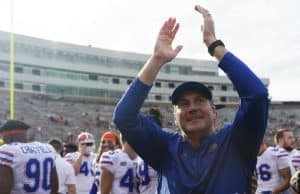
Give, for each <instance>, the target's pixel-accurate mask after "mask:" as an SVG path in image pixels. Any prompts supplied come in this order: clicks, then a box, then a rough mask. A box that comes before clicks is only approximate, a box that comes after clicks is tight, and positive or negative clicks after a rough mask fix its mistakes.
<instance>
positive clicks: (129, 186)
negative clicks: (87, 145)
mask: <svg viewBox="0 0 300 194" xmlns="http://www.w3.org/2000/svg"><path fill="white" fill-rule="evenodd" d="M100 166H101V168H105V169H107V170H109V171H110V172H111V173H112V174H113V175H114V181H113V185H112V189H111V194H134V193H137V188H136V186H137V177H136V168H137V161H136V159H135V160H131V159H130V158H129V156H128V155H127V153H125V152H123V151H122V150H120V149H116V150H114V151H108V152H104V153H103V154H102V156H101V159H100Z"/></svg>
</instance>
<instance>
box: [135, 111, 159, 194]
mask: <svg viewBox="0 0 300 194" xmlns="http://www.w3.org/2000/svg"><path fill="white" fill-rule="evenodd" d="M148 114H149V116H151V117H152V118H153V119H154V121H155V122H156V123H157V124H158V125H159V126H160V127H162V123H163V116H162V114H161V112H160V111H159V109H157V108H150V109H149V112H148ZM137 161H138V166H137V178H138V191H139V193H140V194H155V193H157V189H158V179H159V178H160V177H158V174H157V172H156V171H155V170H154V169H153V168H152V167H151V166H150V165H149V164H148V163H147V162H145V161H144V160H143V159H142V158H140V157H138V160H137Z"/></svg>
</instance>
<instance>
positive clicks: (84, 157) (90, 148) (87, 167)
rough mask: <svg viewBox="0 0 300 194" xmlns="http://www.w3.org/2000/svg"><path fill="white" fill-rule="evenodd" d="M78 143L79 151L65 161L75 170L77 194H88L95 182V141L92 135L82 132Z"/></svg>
mask: <svg viewBox="0 0 300 194" xmlns="http://www.w3.org/2000/svg"><path fill="white" fill-rule="evenodd" d="M77 143H78V151H77V152H73V153H68V154H67V155H66V156H65V159H66V160H67V161H68V162H70V163H71V164H72V166H73V168H74V170H75V175H76V191H77V193H78V194H87V193H89V192H90V190H91V187H92V185H93V182H94V171H93V167H94V161H95V158H96V154H95V153H94V152H95V139H94V136H93V135H92V134H91V133H88V132H82V133H80V134H79V135H78V138H77Z"/></svg>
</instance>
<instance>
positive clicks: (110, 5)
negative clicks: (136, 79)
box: [0, 0, 300, 101]
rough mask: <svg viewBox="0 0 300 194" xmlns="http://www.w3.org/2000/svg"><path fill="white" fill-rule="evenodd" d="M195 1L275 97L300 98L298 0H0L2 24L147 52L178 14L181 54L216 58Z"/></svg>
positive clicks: (47, 36) (0, 26)
mask: <svg viewBox="0 0 300 194" xmlns="http://www.w3.org/2000/svg"><path fill="white" fill-rule="evenodd" d="M196 4H200V5H202V6H204V7H206V8H208V9H209V10H210V12H211V14H212V16H213V18H214V20H215V27H216V36H217V38H218V39H222V40H223V42H224V43H225V45H226V47H227V48H228V49H229V50H230V51H231V52H233V53H234V54H235V55H236V56H238V57H239V58H240V59H242V60H243V61H244V62H246V64H247V65H248V66H249V67H250V68H251V69H252V70H253V71H254V72H255V73H256V74H257V75H258V76H259V77H263V78H269V79H270V85H269V94H270V97H271V99H272V100H273V101H300V88H298V87H297V86H298V84H300V19H299V14H298V12H299V7H300V1H299V0H285V1H282V0H243V1H241V0H197V1H195V0H148V1H145V0H0V30H3V31H10V30H11V29H13V31H14V32H15V33H18V34H23V35H28V36H33V37H38V38H43V39H48V40H54V41H60V42H66V43H73V44H79V45H92V46H93V47H99V48H106V49H113V50H120V51H129V52H138V53H145V54H151V52H152V50H153V45H154V43H155V40H156V37H157V34H158V31H159V29H160V27H161V25H162V24H163V22H164V21H165V20H166V19H168V18H169V17H176V18H177V21H178V22H179V23H180V29H179V31H178V33H177V36H176V39H175V41H174V45H177V44H181V45H183V50H182V51H181V52H180V53H179V55H178V57H183V58H194V59H211V60H214V59H213V58H212V57H210V55H209V54H208V53H207V48H206V47H205V46H204V44H203V42H202V34H201V31H200V26H201V24H202V23H203V20H202V17H200V15H199V14H198V13H197V12H196V11H194V9H193V8H194V6H195V5H196ZM12 5H13V6H12ZM12 7H13V9H12ZM11 13H13V17H11V15H12V14H11ZM12 18H13V19H12ZM12 20H13V25H11V21H12Z"/></svg>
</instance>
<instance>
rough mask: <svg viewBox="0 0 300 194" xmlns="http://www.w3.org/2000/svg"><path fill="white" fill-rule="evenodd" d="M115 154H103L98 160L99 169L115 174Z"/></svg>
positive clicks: (113, 152)
mask: <svg viewBox="0 0 300 194" xmlns="http://www.w3.org/2000/svg"><path fill="white" fill-rule="evenodd" d="M116 154H117V153H116V152H115V151H108V152H104V153H103V154H102V156H101V158H100V167H101V168H105V169H107V170H109V171H110V172H111V173H112V174H115V170H116V169H115V168H116V167H115V166H116Z"/></svg>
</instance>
